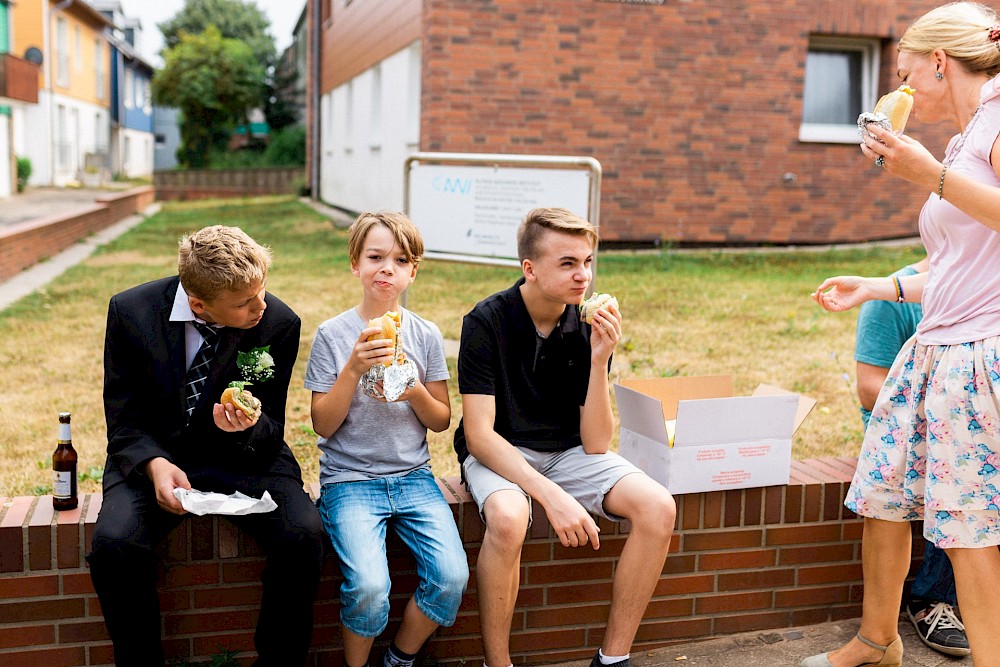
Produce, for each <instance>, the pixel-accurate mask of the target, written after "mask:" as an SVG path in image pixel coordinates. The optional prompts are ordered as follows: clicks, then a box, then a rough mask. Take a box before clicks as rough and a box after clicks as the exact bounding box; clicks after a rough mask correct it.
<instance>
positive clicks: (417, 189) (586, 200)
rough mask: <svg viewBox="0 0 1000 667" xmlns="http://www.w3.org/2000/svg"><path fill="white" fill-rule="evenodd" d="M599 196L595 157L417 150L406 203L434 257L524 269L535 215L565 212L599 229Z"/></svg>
mask: <svg viewBox="0 0 1000 667" xmlns="http://www.w3.org/2000/svg"><path fill="white" fill-rule="evenodd" d="M600 199H601V164H600V163H599V162H598V161H597V160H595V159H594V158H592V157H566V156H544V155H504V154H478V153H417V154H415V155H412V156H410V157H409V158H407V160H406V165H405V168H404V181H403V206H404V209H405V210H406V213H407V215H409V217H410V219H411V220H412V221H413V222H414V224H415V225H416V226H417V228H419V229H420V233H421V235H422V236H423V238H424V249H425V252H424V255H425V256H426V257H429V258H434V259H447V260H455V261H463V262H472V263H480V264H500V265H505V266H518V265H519V262H518V261H517V243H516V240H515V234H516V232H517V228H518V226H519V225H520V224H521V221H522V220H523V219H524V216H525V214H527V213H528V211H530V210H531V209H533V208H538V207H561V208H565V209H568V210H569V211H571V212H573V213H575V214H576V215H578V216H580V217H582V218H585V219H587V220H589V221H590V222H591V224H593V225H594V226H595V227H597V226H598V225H599V217H600V205H601V201H600ZM595 269H596V267H595Z"/></svg>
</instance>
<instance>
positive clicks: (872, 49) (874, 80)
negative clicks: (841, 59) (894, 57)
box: [799, 35, 882, 144]
mask: <svg viewBox="0 0 1000 667" xmlns="http://www.w3.org/2000/svg"><path fill="white" fill-rule="evenodd" d="M820 50H823V51H841V52H855V53H860V54H861V108H862V110H865V109H873V108H874V107H875V101H876V100H877V99H878V83H879V72H880V69H881V60H882V40H881V39H879V38H877V37H846V36H837V35H810V36H809V46H808V49H807V52H806V53H807V57H806V67H808V54H809V53H811V52H813V51H820ZM805 104H806V92H805V73H804V72H803V77H802V113H803V117H804V116H805ZM799 141H801V142H808V143H828V144H856V143H858V142H859V141H860V139H859V137H858V126H857V124H856V123H854V122H852V123H850V124H847V123H844V124H839V123H838V124H834V123H807V122H805V120H803V121H802V123H801V125H799Z"/></svg>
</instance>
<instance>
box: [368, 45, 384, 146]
mask: <svg viewBox="0 0 1000 667" xmlns="http://www.w3.org/2000/svg"><path fill="white" fill-rule="evenodd" d="M371 84H372V91H371V93H372V94H371V112H370V113H369V118H370V119H371V127H370V128H369V141H370V144H371V149H372V150H375V149H378V148H381V147H382V65H381V63H380V64H378V65H375V67H373V68H372V79H371Z"/></svg>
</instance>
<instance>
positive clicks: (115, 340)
mask: <svg viewBox="0 0 1000 667" xmlns="http://www.w3.org/2000/svg"><path fill="white" fill-rule="evenodd" d="M179 283H180V280H179V278H178V277H177V276H173V277H171V278H163V279H161V280H156V281H153V282H151V283H146V284H144V285H139V286H138V287H133V288H131V289H129V290H126V291H124V292H121V293H120V294H116V295H115V296H114V297H112V298H111V302H110V304H109V306H108V326H107V332H106V334H105V340H104V413H105V418H106V420H107V426H108V460H107V464H106V466H105V470H104V488H105V489H108V488H110V487H111V486H113V485H115V484H118V483H120V482H122V481H124V480H126V479H128V478H130V477H131V476H133V475H136V474H140V473H141V470H142V468H143V464H144V463H145V462H147V461H149V460H150V459H152V458H154V457H157V456H162V457H164V458H166V459H168V460H170V461H172V462H173V463H174V464H176V465H178V466H179V467H180V468H182V469H184V470H190V469H191V468H193V467H198V468H208V469H213V468H214V469H219V470H225V471H229V472H230V473H236V474H245V475H261V474H266V473H270V474H285V475H292V476H295V477H297V478H299V479H301V477H302V473H301V470H300V469H299V465H298V462H297V461H296V460H295V457H294V456H293V455H292V452H291V450H290V449H289V448H288V445H287V444H286V443H285V441H284V422H285V403H286V401H287V398H288V383H289V381H290V380H291V375H292V367H293V366H294V365H295V358H296V356H297V355H298V350H299V331H300V329H301V321H300V320H299V317H298V315H296V314H295V313H294V312H293V311H292V310H291V309H290V308H289V307H288V306H286V305H285V304H284V303H282V302H281V300H279V299H278V298H277V297H275V296H273V295H271V294H267V295H266V297H265V302H266V303H267V309H266V310H265V311H264V317H263V319H262V320H261V321H260V323H258V324H257V325H256V326H254V327H253V328H252V329H244V330H241V329H231V328H227V329H225V330H224V331H223V333H222V336H221V338H220V341H219V346H218V351H217V353H216V358H215V361H214V362H213V365H212V371H211V374H210V375H209V378H208V382H207V384H206V386H205V389H204V391H203V392H202V394H201V400H200V402H199V403H198V405H197V407H196V408H195V410H194V413H193V414H192V416H191V421H190V423H186V421H187V414H186V410H185V392H184V376H185V375H186V373H187V368H186V355H185V348H184V328H185V323H183V322H171V321H170V311H171V309H172V307H173V303H174V296H175V294H176V293H177V288H178V285H179ZM265 345H270V354H271V356H272V357H274V377H272V378H271V379H269V380H267V381H265V382H255V383H254V384H253V385H252V386H251V387H250V391H251V392H252V393H253V395H254V396H256V397H257V398H259V399H260V401H261V403H262V404H263V415H262V416H261V418H260V419H259V420H258V422H257V423H256V424H255V425H254V426H253V428H251V429H248V430H246V431H243V432H242V433H226V432H225V431H222V430H220V429H219V428H218V427H217V426H215V422H214V421H213V418H212V406H213V404H215V403H216V402H218V400H219V398H220V397H221V396H222V391H223V389H225V388H226V386H227V385H228V384H229V382H230V381H232V380H241V379H243V378H242V376H241V375H240V371H239V369H238V368H237V366H236V357H237V352H248V351H250V350H252V349H254V348H257V347H263V346H265Z"/></svg>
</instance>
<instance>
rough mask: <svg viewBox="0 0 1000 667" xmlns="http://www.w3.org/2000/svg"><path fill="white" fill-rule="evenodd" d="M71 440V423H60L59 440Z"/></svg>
mask: <svg viewBox="0 0 1000 667" xmlns="http://www.w3.org/2000/svg"><path fill="white" fill-rule="evenodd" d="M69 441H70V429H69V424H59V442H69Z"/></svg>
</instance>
